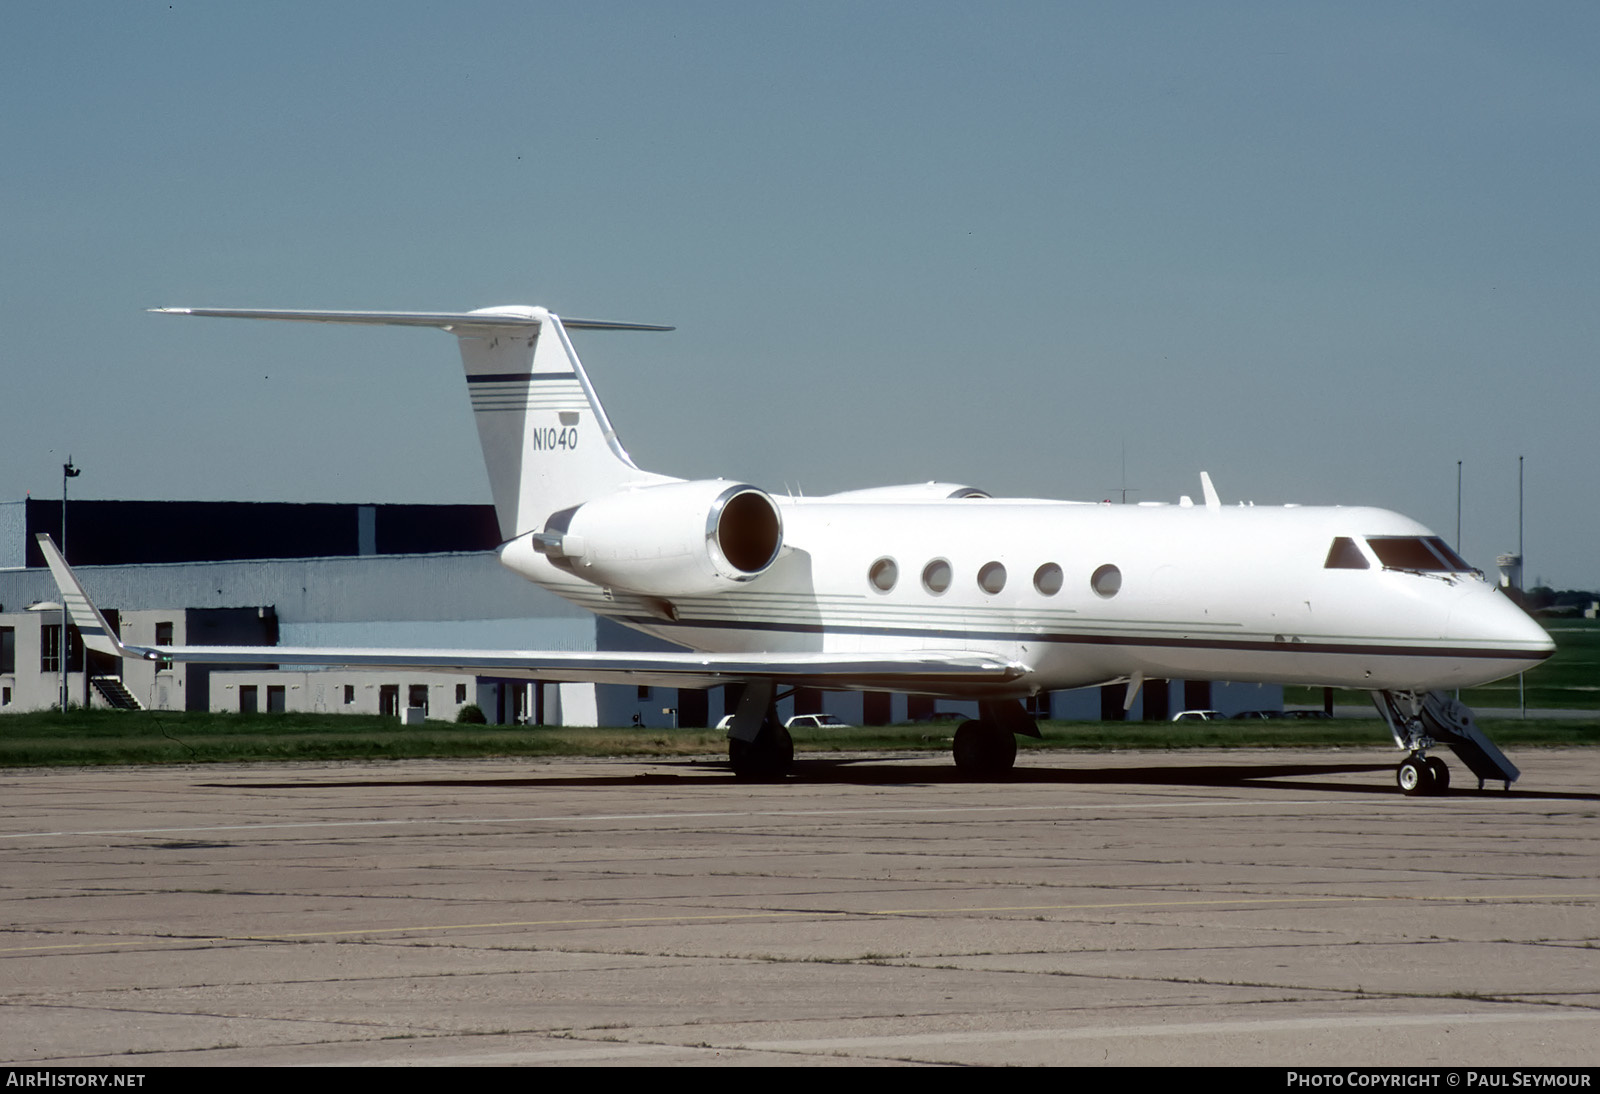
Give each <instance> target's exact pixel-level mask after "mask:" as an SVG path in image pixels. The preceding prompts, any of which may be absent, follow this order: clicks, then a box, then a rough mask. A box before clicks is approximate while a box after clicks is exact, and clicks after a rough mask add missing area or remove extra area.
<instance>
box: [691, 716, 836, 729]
mask: <svg viewBox="0 0 1600 1094" xmlns="http://www.w3.org/2000/svg"><path fill="white" fill-rule="evenodd" d="M717 728H718V729H731V728H733V715H731V714H724V715H723V716H722V719H721V721H719V722H717ZM783 728H784V729H850V728H852V727H851V725H850V723H849V722H841V721H839V719H837V718H835V717H834V716H833V715H831V714H796V715H795V716H794V717H793V718H790V719H789V720H788V721H787V722H785V723H783Z"/></svg>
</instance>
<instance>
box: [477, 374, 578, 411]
mask: <svg viewBox="0 0 1600 1094" xmlns="http://www.w3.org/2000/svg"><path fill="white" fill-rule="evenodd" d="M470 394H471V396H472V409H473V410H475V411H480V412H481V411H494V410H587V409H589V400H588V398H587V397H586V396H585V395H584V391H583V387H582V385H580V384H579V383H578V382H577V381H576V380H575V379H573V377H572V374H571V373H570V372H569V373H563V374H562V375H561V377H560V379H559V380H545V381H542V382H540V383H539V384H538V386H537V387H535V385H533V384H528V383H496V384H493V385H475V386H473V387H472V388H471V389H470Z"/></svg>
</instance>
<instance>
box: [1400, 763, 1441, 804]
mask: <svg viewBox="0 0 1600 1094" xmlns="http://www.w3.org/2000/svg"><path fill="white" fill-rule="evenodd" d="M1394 780H1395V782H1396V783H1398V784H1399V785H1400V792H1401V793H1402V794H1406V795H1408V796H1411V797H1418V796H1421V795H1424V794H1443V793H1444V792H1445V791H1447V790H1449V789H1450V768H1449V767H1448V766H1447V765H1446V764H1445V762H1444V761H1443V760H1441V759H1439V757H1437V756H1421V755H1418V754H1416V753H1412V754H1411V755H1410V756H1407V757H1406V758H1405V759H1404V760H1402V761H1401V762H1400V766H1399V767H1398V768H1396V769H1395V773H1394Z"/></svg>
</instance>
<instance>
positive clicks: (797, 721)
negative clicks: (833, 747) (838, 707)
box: [783, 714, 850, 729]
mask: <svg viewBox="0 0 1600 1094" xmlns="http://www.w3.org/2000/svg"><path fill="white" fill-rule="evenodd" d="M783 728H784V729H849V728H850V723H849V722H841V721H839V719H837V718H835V717H834V716H833V715H831V714H796V715H795V716H794V717H793V718H790V719H789V720H788V721H787V722H785V723H783Z"/></svg>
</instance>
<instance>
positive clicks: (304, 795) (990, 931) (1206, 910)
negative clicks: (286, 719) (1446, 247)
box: [0, 749, 1600, 1068]
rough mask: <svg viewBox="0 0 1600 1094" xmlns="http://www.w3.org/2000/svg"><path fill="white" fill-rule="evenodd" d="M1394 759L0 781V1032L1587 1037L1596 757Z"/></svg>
mask: <svg viewBox="0 0 1600 1094" xmlns="http://www.w3.org/2000/svg"><path fill="white" fill-rule="evenodd" d="M1397 759H1398V756H1397V754H1395V753H1393V752H1390V751H1386V750H1378V749H1374V750H1372V751H1348V750H1346V751H1335V750H1326V751H1252V752H1243V751H1237V752H1234V751H1230V752H1217V751H1206V752H1165V753H1148V752H1141V753H1066V752H1050V753H1024V755H1023V758H1022V761H1021V762H1022V766H1021V767H1019V769H1018V772H1017V773H1016V777H1015V778H1014V779H1013V780H1012V781H1010V782H1007V783H1004V784H1001V783H964V782H960V781H957V780H956V779H955V777H954V772H953V769H952V768H951V766H950V761H949V758H948V757H947V756H943V755H937V756H936V755H911V756H908V755H905V754H897V755H895V756H893V757H891V756H886V755H860V756H838V757H831V758H827V759H808V758H804V757H803V758H802V760H801V762H800V764H799V765H798V769H797V775H796V776H795V777H794V778H792V779H790V780H788V781H787V782H784V783H782V784H775V785H751V784H746V783H740V782H737V781H735V780H734V779H733V778H732V776H731V775H730V774H729V773H728V771H727V770H726V768H725V766H723V765H721V764H719V763H716V762H715V761H713V760H709V759H708V760H701V761H661V762H656V761H638V762H635V761H591V760H566V761H522V760H519V761H483V762H474V761H453V762H400V763H386V764H338V765H332V764H329V765H312V764H295V765H283V766H266V765H250V766H242V765H241V766H204V767H198V766H197V767H187V768H138V769H128V768H122V769H91V770H32V771H7V772H4V773H0V787H3V792H0V803H3V804H0V899H3V901H4V923H5V931H4V934H3V935H0V1059H3V1060H4V1061H5V1062H7V1063H11V1064H23V1065H96V1066H120V1067H134V1068H139V1067H145V1066H163V1065H183V1064H212V1065H218V1064H221V1065H228V1064H239V1065H246V1064H316V1065H345V1064H348V1065H357V1064H411V1065H500V1064H528V1065H540V1064H585V1065H603V1064H632V1065H652V1066H659V1065H673V1064H702V1065H703V1064H713V1063H730V1064H794V1065H824V1064H855V1065H862V1064H1074V1065H1090V1064H1167V1065H1211V1064H1267V1065H1278V1066H1296V1065H1302V1066H1312V1065H1352V1066H1353V1065H1371V1064H1380V1065H1399V1066H1421V1065H1440V1066H1469V1065H1524V1066H1540V1065H1543V1066H1552V1065H1594V1064H1596V1063H1597V1062H1600V915H1597V910H1596V906H1597V902H1600V877H1597V873H1600V793H1597V789H1600V749H1596V750H1548V751H1530V750H1523V751H1519V752H1518V753H1517V755H1516V756H1514V757H1513V759H1514V760H1515V762H1516V763H1517V764H1519V765H1520V766H1521V767H1522V769H1523V772H1524V775H1523V778H1522V781H1521V782H1520V783H1519V784H1518V786H1519V787H1521V788H1522V789H1519V790H1513V791H1511V792H1510V793H1506V792H1502V791H1500V790H1491V791H1488V792H1484V793H1478V792H1476V791H1473V790H1470V789H1466V788H1462V787H1460V786H1458V787H1457V788H1456V789H1454V790H1453V791H1452V792H1451V793H1450V794H1448V795H1446V796H1444V797H1437V798H1405V797H1402V796H1401V795H1400V794H1399V793H1398V792H1397V791H1396V790H1395V789H1394V779H1393V767H1394V764H1395V762H1396V760H1397ZM1452 766H1453V767H1454V769H1455V775H1456V779H1457V782H1458V783H1462V782H1471V780H1469V779H1467V778H1466V777H1465V773H1464V771H1463V770H1462V769H1461V767H1460V766H1459V764H1453V765H1452Z"/></svg>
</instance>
